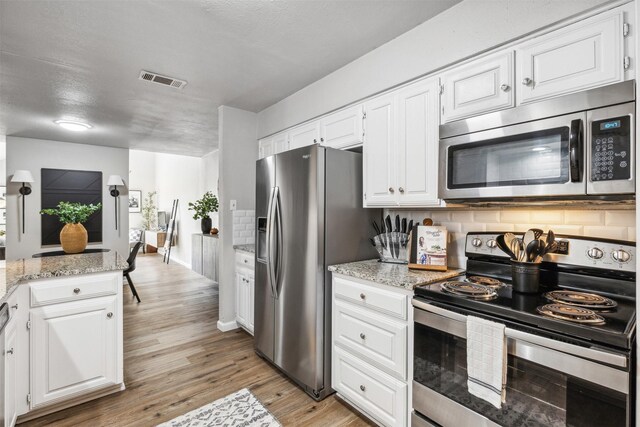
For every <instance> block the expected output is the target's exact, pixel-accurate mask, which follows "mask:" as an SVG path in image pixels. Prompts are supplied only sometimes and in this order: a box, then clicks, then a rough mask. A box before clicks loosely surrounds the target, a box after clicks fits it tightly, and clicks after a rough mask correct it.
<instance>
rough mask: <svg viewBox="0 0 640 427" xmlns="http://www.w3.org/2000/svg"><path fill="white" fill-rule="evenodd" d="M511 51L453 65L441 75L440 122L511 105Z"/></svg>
mask: <svg viewBox="0 0 640 427" xmlns="http://www.w3.org/2000/svg"><path fill="white" fill-rule="evenodd" d="M513 74H514V73H513V51H508V52H500V53H498V54H496V55H491V56H488V57H486V58H481V59H479V60H476V61H473V62H469V63H467V64H464V65H462V66H460V67H456V68H454V69H452V70H450V71H448V72H446V73H444V74H443V75H442V76H441V79H442V85H443V92H442V122H443V123H447V122H451V121H454V120H459V119H462V118H465V117H471V116H477V115H479V114H484V113H488V112H490V111H497V110H502V109H504V108H509V107H513V106H514V105H515V104H514V102H515V98H514V91H513V83H514V76H513Z"/></svg>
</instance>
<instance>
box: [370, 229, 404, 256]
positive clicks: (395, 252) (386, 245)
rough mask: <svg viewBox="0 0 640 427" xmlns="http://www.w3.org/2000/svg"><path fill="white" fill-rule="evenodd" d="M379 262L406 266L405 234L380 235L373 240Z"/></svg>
mask: <svg viewBox="0 0 640 427" xmlns="http://www.w3.org/2000/svg"><path fill="white" fill-rule="evenodd" d="M373 240H374V241H375V243H376V250H377V251H378V256H379V257H380V262H387V263H391V264H407V263H408V262H409V261H408V256H407V254H408V250H409V235H408V234H406V233H398V232H392V233H382V234H378V235H377V236H375V237H374V238H373Z"/></svg>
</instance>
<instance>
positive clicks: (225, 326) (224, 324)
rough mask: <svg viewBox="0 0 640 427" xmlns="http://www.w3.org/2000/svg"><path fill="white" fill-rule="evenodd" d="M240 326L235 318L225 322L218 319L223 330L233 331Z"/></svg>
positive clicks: (219, 326) (220, 328)
mask: <svg viewBox="0 0 640 427" xmlns="http://www.w3.org/2000/svg"><path fill="white" fill-rule="evenodd" d="M238 327H239V326H238V324H237V323H236V321H235V320H232V321H230V322H223V321H221V320H218V329H219V330H221V331H222V332H228V331H233V330H234V329H238Z"/></svg>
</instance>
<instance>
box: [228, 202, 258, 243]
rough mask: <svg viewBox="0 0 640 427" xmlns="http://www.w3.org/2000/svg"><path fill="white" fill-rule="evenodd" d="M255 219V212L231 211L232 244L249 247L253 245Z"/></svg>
mask: <svg viewBox="0 0 640 427" xmlns="http://www.w3.org/2000/svg"><path fill="white" fill-rule="evenodd" d="M255 218H256V211H250V210H235V211H233V244H234V245H250V244H253V243H255V240H256V238H255V235H256V229H255V224H254V223H255Z"/></svg>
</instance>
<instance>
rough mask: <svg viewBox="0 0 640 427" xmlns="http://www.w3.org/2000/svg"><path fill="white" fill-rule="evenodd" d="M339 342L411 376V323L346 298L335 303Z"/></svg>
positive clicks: (394, 372) (391, 370)
mask: <svg viewBox="0 0 640 427" xmlns="http://www.w3.org/2000/svg"><path fill="white" fill-rule="evenodd" d="M334 316H335V323H334V325H333V334H334V335H333V336H334V340H335V342H336V343H337V344H339V345H342V346H343V347H345V348H346V349H348V350H350V351H352V352H354V353H356V354H357V355H359V356H362V357H363V358H364V359H365V360H366V361H368V362H370V363H372V364H374V365H375V366H377V367H378V368H380V369H382V370H384V371H386V372H388V373H390V374H392V375H395V376H397V377H399V378H400V379H402V380H406V379H407V357H406V355H407V325H406V323H402V322H399V321H395V320H392V319H388V318H387V317H386V316H383V315H380V314H377V313H375V312H372V311H371V310H364V309H361V308H358V307H355V306H353V305H352V304H347V303H345V302H342V301H336V303H335V313H334Z"/></svg>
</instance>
